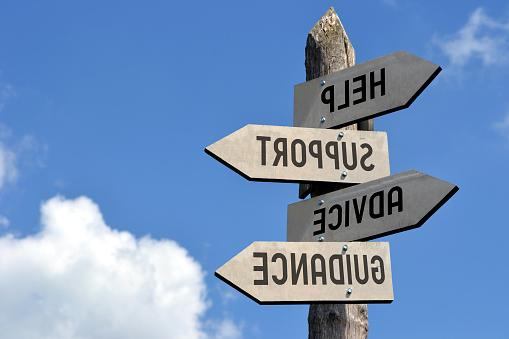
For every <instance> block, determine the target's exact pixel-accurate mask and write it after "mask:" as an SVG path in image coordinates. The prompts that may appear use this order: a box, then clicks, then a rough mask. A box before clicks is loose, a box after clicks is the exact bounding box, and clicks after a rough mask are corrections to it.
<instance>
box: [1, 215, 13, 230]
mask: <svg viewBox="0 0 509 339" xmlns="http://www.w3.org/2000/svg"><path fill="white" fill-rule="evenodd" d="M10 223H11V222H10V221H9V219H7V217H6V216H4V215H0V228H2V227H9V225H10Z"/></svg>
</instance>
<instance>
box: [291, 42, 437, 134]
mask: <svg viewBox="0 0 509 339" xmlns="http://www.w3.org/2000/svg"><path fill="white" fill-rule="evenodd" d="M440 71H441V68H440V66H438V65H435V64H432V63H431V62H429V61H426V60H424V59H421V58H418V57H416V56H415V55H411V54H408V53H406V52H397V53H394V54H391V55H388V56H385V57H383V58H379V59H376V60H373V61H370V62H366V63H364V64H360V65H357V66H353V67H350V68H347V69H344V70H341V71H339V72H335V73H332V74H329V75H326V76H323V77H320V78H317V79H314V80H311V81H307V82H305V83H302V84H299V85H296V86H295V88H294V115H293V118H294V119H293V125H294V126H298V127H319V128H333V127H342V126H345V125H349V124H352V123H355V122H358V121H362V120H366V119H371V118H374V117H377V116H380V115H384V114H387V113H391V112H394V111H397V110H400V109H403V108H407V107H409V106H410V104H412V102H413V101H414V100H415V99H416V98H417V97H418V96H419V94H421V92H422V91H424V89H425V88H426V87H427V86H428V85H429V84H430V83H431V81H433V79H434V78H435V77H436V76H437V75H438V73H440Z"/></svg>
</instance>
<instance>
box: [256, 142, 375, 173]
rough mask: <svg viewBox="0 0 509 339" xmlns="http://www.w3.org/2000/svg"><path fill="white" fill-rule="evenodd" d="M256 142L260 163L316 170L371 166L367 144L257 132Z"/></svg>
mask: <svg viewBox="0 0 509 339" xmlns="http://www.w3.org/2000/svg"><path fill="white" fill-rule="evenodd" d="M256 140H257V141H259V142H260V155H261V156H260V165H261V166H274V167H277V166H281V167H288V166H289V165H290V166H292V165H293V166H294V167H304V166H306V165H308V166H313V167H316V168H318V169H322V168H324V163H325V167H326V168H331V167H333V168H335V169H336V170H339V169H347V170H355V169H357V168H359V167H360V168H362V169H363V170H365V171H372V170H373V169H374V168H375V165H374V164H373V163H371V161H370V157H371V156H372V155H373V147H372V146H371V145H370V144H369V143H367V142H362V143H357V142H345V141H336V140H333V141H328V142H325V141H322V140H310V141H309V142H306V141H304V140H302V139H298V138H294V139H291V138H283V137H279V138H272V137H270V136H265V135H257V136H256Z"/></svg>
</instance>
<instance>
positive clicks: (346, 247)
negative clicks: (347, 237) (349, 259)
mask: <svg viewBox="0 0 509 339" xmlns="http://www.w3.org/2000/svg"><path fill="white" fill-rule="evenodd" d="M347 250H348V245H347V244H344V245H343V251H345V252H346V251H347Z"/></svg>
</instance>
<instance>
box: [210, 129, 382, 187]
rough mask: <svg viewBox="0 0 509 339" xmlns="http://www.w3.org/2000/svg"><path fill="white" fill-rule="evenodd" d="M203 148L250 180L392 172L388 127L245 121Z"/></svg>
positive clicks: (370, 176) (342, 178)
mask: <svg viewBox="0 0 509 339" xmlns="http://www.w3.org/2000/svg"><path fill="white" fill-rule="evenodd" d="M205 152H206V153H207V154H209V155H211V156H212V157H214V158H215V159H216V160H218V161H220V162H222V163H223V164H225V165H226V166H228V167H230V168H231V169H233V170H234V171H236V172H237V173H239V174H240V175H242V176H243V177H245V178H247V179H248V180H257V181H286V182H308V181H325V182H344V183H361V182H366V181H370V180H374V179H378V178H381V177H384V176H388V175H390V173H389V172H390V171H389V151H388V149H387V134H386V133H385V132H368V131H353V130H348V131H334V130H323V129H317V128H298V127H282V126H265V125H246V126H244V127H243V128H241V129H239V130H237V131H235V132H234V133H232V134H230V135H228V136H227V137H225V138H223V139H221V140H219V141H217V142H216V143H214V144H212V145H210V146H208V147H206V148H205Z"/></svg>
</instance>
